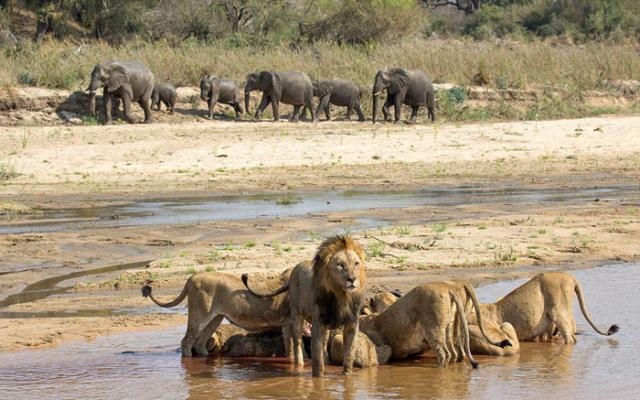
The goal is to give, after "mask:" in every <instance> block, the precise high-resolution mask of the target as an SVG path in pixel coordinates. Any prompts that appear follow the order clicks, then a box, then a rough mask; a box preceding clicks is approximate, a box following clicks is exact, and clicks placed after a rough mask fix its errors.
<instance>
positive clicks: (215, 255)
mask: <svg viewBox="0 0 640 400" xmlns="http://www.w3.org/2000/svg"><path fill="white" fill-rule="evenodd" d="M221 257H222V256H221V255H220V251H219V250H218V249H214V250H211V251H210V252H208V253H207V259H208V260H209V261H210V262H212V263H213V262H216V261H219V260H220V258H221Z"/></svg>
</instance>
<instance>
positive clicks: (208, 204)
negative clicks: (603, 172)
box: [0, 186, 638, 234]
mask: <svg viewBox="0 0 640 400" xmlns="http://www.w3.org/2000/svg"><path fill="white" fill-rule="evenodd" d="M637 195H638V187H637V186H613V187H587V188H575V187H565V188H554V189H549V188H543V189H526V188H519V187H507V188H503V189H498V190H496V189H493V188H491V187H484V188H453V189H451V188H440V189H438V188H432V189H429V190H418V191H396V192H369V191H357V190H350V191H343V192H327V193H304V194H302V193H300V194H297V195H291V196H288V197H283V196H282V195H246V196H215V197H211V198H209V199H179V200H161V199H159V200H145V201H137V202H131V203H126V204H121V205H113V206H105V207H93V208H71V209H44V210H41V211H42V212H41V213H35V214H28V215H19V216H18V217H17V218H18V220H17V221H14V220H13V218H15V217H0V234H19V233H40V232H59V231H68V230H74V229H87V228H117V227H123V226H145V225H178V224H192V223H202V222H213V221H235V220H244V219H252V218H267V219H270V218H283V217H292V216H302V215H308V214H314V213H330V212H344V211H356V210H368V209H375V208H406V207H413V206H454V205H463V204H504V203H510V204H518V203H535V204H543V203H547V204H548V203H568V202H576V201H594V200H597V201H600V200H603V201H606V199H608V198H620V197H634V196H637ZM361 222H362V223H363V224H364V225H367V221H361ZM379 223H380V221H373V222H372V224H373V225H376V224H379Z"/></svg>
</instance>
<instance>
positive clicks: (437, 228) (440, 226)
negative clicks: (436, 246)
mask: <svg viewBox="0 0 640 400" xmlns="http://www.w3.org/2000/svg"><path fill="white" fill-rule="evenodd" d="M447 228H448V227H447V224H445V223H444V222H438V223H436V224H433V226H432V227H431V230H433V232H434V233H435V234H436V239H438V240H439V239H440V234H441V233H443V232H444V231H446V230H447Z"/></svg>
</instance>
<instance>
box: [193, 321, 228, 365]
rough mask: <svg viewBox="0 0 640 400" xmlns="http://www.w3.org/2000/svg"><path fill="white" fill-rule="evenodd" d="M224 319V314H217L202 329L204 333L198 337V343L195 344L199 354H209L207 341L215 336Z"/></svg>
mask: <svg viewBox="0 0 640 400" xmlns="http://www.w3.org/2000/svg"><path fill="white" fill-rule="evenodd" d="M223 319H224V316H223V315H218V316H215V317H214V318H213V319H212V320H211V321H210V322H209V323H208V324H207V326H206V327H205V328H204V329H203V330H202V333H201V334H200V336H199V337H198V338H197V339H196V343H195V345H194V347H195V350H196V353H197V354H199V355H201V356H208V355H209V351H208V349H207V343H208V342H209V339H211V336H213V333H214V332H215V331H216V329H218V327H219V326H220V324H221V323H222V320H223Z"/></svg>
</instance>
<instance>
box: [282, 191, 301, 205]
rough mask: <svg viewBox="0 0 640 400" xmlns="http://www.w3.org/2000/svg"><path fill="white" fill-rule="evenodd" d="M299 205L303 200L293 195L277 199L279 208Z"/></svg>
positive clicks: (289, 194)
mask: <svg viewBox="0 0 640 400" xmlns="http://www.w3.org/2000/svg"><path fill="white" fill-rule="evenodd" d="M298 203H302V198H301V197H300V196H297V195H295V194H292V193H287V194H285V195H284V196H282V197H279V198H277V199H276V205H278V206H289V205H292V204H298Z"/></svg>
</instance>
